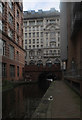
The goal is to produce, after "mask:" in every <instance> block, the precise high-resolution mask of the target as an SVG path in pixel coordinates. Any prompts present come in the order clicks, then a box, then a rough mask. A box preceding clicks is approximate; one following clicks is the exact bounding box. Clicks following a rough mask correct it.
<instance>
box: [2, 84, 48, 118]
mask: <svg viewBox="0 0 82 120" xmlns="http://www.w3.org/2000/svg"><path fill="white" fill-rule="evenodd" d="M45 91H46V90H43V89H40V88H39V86H38V84H31V85H22V86H19V87H16V88H14V89H13V90H10V91H6V92H3V94H2V100H3V102H2V113H3V114H2V117H3V118H25V117H26V118H30V117H31V115H32V114H33V112H34V110H35V109H36V107H37V106H38V104H39V102H40V100H41V98H42V96H43V95H44V93H45Z"/></svg>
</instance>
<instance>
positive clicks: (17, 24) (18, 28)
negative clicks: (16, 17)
mask: <svg viewBox="0 0 82 120" xmlns="http://www.w3.org/2000/svg"><path fill="white" fill-rule="evenodd" d="M17 31H19V24H18V23H17Z"/></svg>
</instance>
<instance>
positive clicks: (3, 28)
mask: <svg viewBox="0 0 82 120" xmlns="http://www.w3.org/2000/svg"><path fill="white" fill-rule="evenodd" d="M2 31H3V32H4V31H5V23H4V22H3V23H2Z"/></svg>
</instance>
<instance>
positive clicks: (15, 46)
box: [0, 1, 25, 80]
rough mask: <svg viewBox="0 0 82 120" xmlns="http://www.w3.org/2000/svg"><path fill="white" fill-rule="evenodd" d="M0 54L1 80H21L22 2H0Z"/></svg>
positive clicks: (23, 58)
mask: <svg viewBox="0 0 82 120" xmlns="http://www.w3.org/2000/svg"><path fill="white" fill-rule="evenodd" d="M0 54H1V55H2V78H3V80H4V79H5V80H22V79H23V69H24V65H25V50H24V49H23V6H22V3H19V2H11V1H10V2H0Z"/></svg>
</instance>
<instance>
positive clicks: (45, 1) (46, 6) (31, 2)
mask: <svg viewBox="0 0 82 120" xmlns="http://www.w3.org/2000/svg"><path fill="white" fill-rule="evenodd" d="M59 3H60V0H23V11H28V10H36V11H37V10H39V9H42V10H50V8H55V9H56V10H59Z"/></svg>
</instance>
